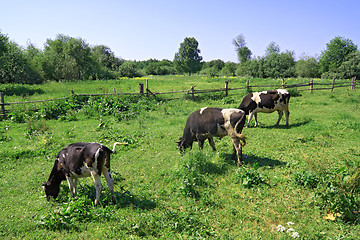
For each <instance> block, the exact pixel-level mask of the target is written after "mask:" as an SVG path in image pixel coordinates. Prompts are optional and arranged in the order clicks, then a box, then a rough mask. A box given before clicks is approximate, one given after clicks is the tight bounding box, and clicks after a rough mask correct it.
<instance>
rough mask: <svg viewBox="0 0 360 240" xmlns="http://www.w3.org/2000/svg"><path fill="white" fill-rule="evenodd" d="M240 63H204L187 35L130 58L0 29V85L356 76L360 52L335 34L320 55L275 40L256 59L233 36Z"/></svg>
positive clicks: (72, 41) (78, 41) (77, 41)
mask: <svg viewBox="0 0 360 240" xmlns="http://www.w3.org/2000/svg"><path fill="white" fill-rule="evenodd" d="M233 44H234V46H235V51H236V52H237V54H238V60H239V63H234V62H224V61H223V60H220V59H217V60H212V61H209V62H205V61H203V59H202V56H201V55H200V54H201V51H200V49H199V43H198V42H197V40H196V39H195V38H193V37H186V38H185V39H184V41H183V42H182V43H181V44H180V47H179V51H178V52H176V53H175V55H174V59H173V60H172V61H171V60H167V59H163V60H157V59H149V60H146V61H129V60H124V59H122V58H119V57H116V56H115V53H114V52H113V51H112V50H111V49H110V48H109V47H107V46H105V45H96V46H91V45H90V44H88V43H87V42H86V41H85V40H84V39H82V38H73V37H70V36H66V35H63V34H58V35H57V36H56V38H55V39H47V40H46V43H45V44H44V49H43V50H42V49H39V48H37V47H35V46H34V45H33V44H31V43H29V44H28V45H27V46H26V48H24V47H21V46H19V45H18V44H17V43H15V42H13V41H10V40H9V37H8V36H7V35H6V34H3V33H1V32H0V83H27V84H38V83H42V82H43V81H45V80H56V81H60V80H74V79H75V80H88V79H90V80H96V79H116V78H119V77H129V78H133V77H140V76H143V75H169V74H189V75H191V74H201V75H205V76H210V77H216V76H243V77H257V78H281V77H284V78H286V77H304V78H314V77H316V78H318V77H322V78H333V77H335V78H342V79H344V78H351V77H353V76H358V75H359V73H360V52H359V50H358V49H357V45H355V44H354V43H353V42H352V41H351V40H349V39H345V38H342V37H335V38H334V39H332V40H331V41H330V42H329V43H328V44H327V46H326V49H325V50H324V51H323V52H322V53H321V54H320V56H319V57H309V56H305V57H302V58H301V59H299V60H298V61H295V57H294V55H295V53H294V52H293V51H285V52H281V51H280V47H279V45H277V44H276V43H275V42H271V43H270V44H269V45H268V47H267V48H266V51H265V55H264V56H262V57H253V56H252V52H251V50H250V49H249V48H248V47H247V46H246V42H245V37H244V36H243V35H242V34H240V35H238V36H237V37H236V38H235V39H234V40H233Z"/></svg>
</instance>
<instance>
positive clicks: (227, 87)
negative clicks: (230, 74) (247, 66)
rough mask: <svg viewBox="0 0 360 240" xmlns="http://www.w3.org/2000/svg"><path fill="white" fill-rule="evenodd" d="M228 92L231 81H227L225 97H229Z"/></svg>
mask: <svg viewBox="0 0 360 240" xmlns="http://www.w3.org/2000/svg"><path fill="white" fill-rule="evenodd" d="M228 91H229V81H228V80H226V81H225V97H227V95H228Z"/></svg>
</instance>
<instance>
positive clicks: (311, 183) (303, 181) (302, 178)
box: [294, 170, 320, 188]
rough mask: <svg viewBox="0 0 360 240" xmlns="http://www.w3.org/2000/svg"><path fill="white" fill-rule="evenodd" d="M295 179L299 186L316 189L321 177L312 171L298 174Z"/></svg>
mask: <svg viewBox="0 0 360 240" xmlns="http://www.w3.org/2000/svg"><path fill="white" fill-rule="evenodd" d="M294 179H295V182H296V183H298V184H299V185H301V186H305V187H309V188H316V187H317V186H318V184H319V182H320V177H319V176H318V175H317V174H316V173H314V172H313V171H311V170H309V171H298V172H296V173H295V174H294Z"/></svg>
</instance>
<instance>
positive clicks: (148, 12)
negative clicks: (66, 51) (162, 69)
mask: <svg viewBox="0 0 360 240" xmlns="http://www.w3.org/2000/svg"><path fill="white" fill-rule="evenodd" d="M0 8H1V11H0V32H1V33H3V34H6V35H7V36H8V37H9V38H10V40H12V41H14V42H16V43H18V44H19V45H21V46H23V47H26V46H27V43H28V42H31V43H33V44H34V45H35V46H36V47H38V48H43V47H44V44H45V42H46V40H47V39H55V38H56V35H57V34H64V35H67V36H70V37H75V38H82V39H84V40H85V41H86V42H87V43H89V44H90V45H92V46H94V45H100V44H102V45H106V46H108V47H110V48H111V50H112V51H113V52H114V53H115V55H116V56H117V57H121V58H123V59H125V60H147V59H150V58H153V59H158V60H162V59H169V60H173V58H174V55H175V53H176V52H177V51H178V49H179V47H180V43H181V42H183V40H184V38H185V37H194V38H195V39H196V40H197V41H198V42H199V49H200V51H201V54H200V55H201V56H203V59H204V60H205V61H211V60H215V59H222V60H223V61H225V62H227V61H232V62H238V60H237V55H236V52H235V48H234V45H233V44H232V41H233V39H235V38H236V36H237V35H239V34H243V35H244V36H245V40H246V43H247V46H248V47H249V48H250V50H251V51H252V52H253V55H255V56H263V55H264V54H265V49H266V47H267V46H268V45H269V43H270V42H275V43H276V44H278V45H279V46H280V50H281V51H286V50H290V51H294V52H295V54H296V58H300V57H301V56H302V55H303V54H305V55H309V56H316V55H320V53H321V52H322V51H323V50H325V49H326V44H327V43H329V42H330V40H331V39H333V38H335V37H336V36H340V37H344V38H348V39H351V40H352V41H353V42H354V43H355V44H356V45H358V46H359V48H360V45H359V44H360V16H359V10H360V1H359V0H339V1H335V0H251V1H250V0H237V1H236V0H221V1H220V0H217V1H215V0H181V1H180V0H179V1H176V0H117V1H116V0H101V1H95V0H56V1H54V0H32V1H29V0H0Z"/></svg>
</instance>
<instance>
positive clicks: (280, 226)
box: [276, 225, 285, 232]
mask: <svg viewBox="0 0 360 240" xmlns="http://www.w3.org/2000/svg"><path fill="white" fill-rule="evenodd" d="M276 231H278V232H284V231H285V227H284V226H283V225H279V226H277V227H276Z"/></svg>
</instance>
